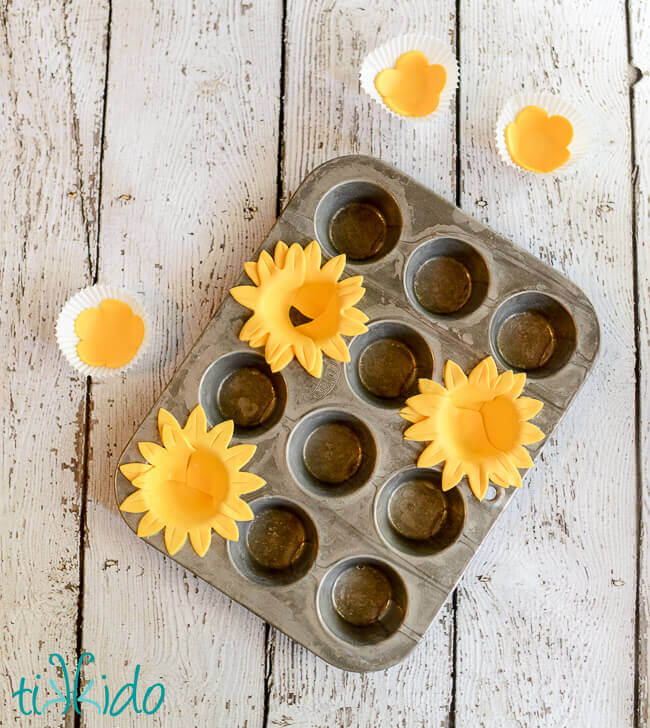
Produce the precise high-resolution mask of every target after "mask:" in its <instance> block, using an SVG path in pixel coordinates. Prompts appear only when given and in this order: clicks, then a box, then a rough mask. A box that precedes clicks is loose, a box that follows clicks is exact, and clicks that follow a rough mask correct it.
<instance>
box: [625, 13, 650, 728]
mask: <svg viewBox="0 0 650 728" xmlns="http://www.w3.org/2000/svg"><path fill="white" fill-rule="evenodd" d="M629 23H630V50H631V62H632V65H633V66H634V67H636V68H637V69H638V70H639V71H640V72H641V77H640V79H639V80H638V83H636V85H635V86H634V87H633V94H632V118H633V122H634V142H635V143H634V148H635V159H634V163H635V165H636V168H635V174H636V185H635V189H634V191H635V203H636V204H635V207H636V282H637V296H638V299H637V307H638V308H637V311H638V316H637V320H638V332H637V346H638V351H637V356H638V358H639V377H640V378H639V394H640V397H639V411H638V413H637V416H638V418H639V424H640V433H639V434H640V438H639V443H638V447H639V454H640V458H639V461H640V462H639V465H640V472H639V476H640V482H639V494H640V495H639V502H640V507H641V508H640V514H639V517H640V521H639V522H640V533H639V573H638V577H637V578H638V600H639V604H638V625H637V635H638V644H637V650H638V660H637V670H638V676H637V683H638V684H637V725H638V726H639V728H641V727H642V726H647V725H650V247H649V245H650V5H648V3H644V2H642V1H641V0H631V2H630V4H629ZM631 71H632V73H631V78H632V80H635V81H636V80H637V75H636V71H635V70H634V69H631Z"/></svg>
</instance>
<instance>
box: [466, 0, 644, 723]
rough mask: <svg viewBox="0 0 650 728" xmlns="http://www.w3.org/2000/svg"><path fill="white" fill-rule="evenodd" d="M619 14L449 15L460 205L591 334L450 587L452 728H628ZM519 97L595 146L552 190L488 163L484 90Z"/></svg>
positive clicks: (625, 148)
mask: <svg viewBox="0 0 650 728" xmlns="http://www.w3.org/2000/svg"><path fill="white" fill-rule="evenodd" d="M624 10H625V8H624V4H623V3H622V2H619V3H611V2H590V1H589V0H585V1H584V2H579V1H577V0H576V2H573V3H571V7H570V8H569V7H568V6H567V5H565V4H553V3H535V4H532V3H531V4H524V3H492V4H491V6H490V7H486V6H485V4H483V3H481V4H478V3H472V2H469V1H465V2H462V3H461V7H460V18H461V30H460V33H461V68H463V69H464V73H463V75H462V80H461V101H460V106H461V170H462V180H461V186H462V190H463V194H462V198H461V205H462V207H464V208H465V209H466V210H468V211H469V212H472V213H474V214H476V215H478V216H479V218H480V219H481V220H483V221H485V222H487V223H488V224H490V225H491V226H493V227H495V228H496V229H497V230H498V231H499V232H501V233H503V234H504V235H506V236H507V237H509V238H510V239H512V240H514V241H516V242H518V243H519V244H520V245H522V246H524V247H526V248H528V249H529V250H530V251H531V252H533V253H535V254H537V255H539V256H540V257H541V258H542V259H543V260H544V261H546V262H548V263H550V264H551V265H553V266H555V267H557V268H558V269H560V270H562V271H563V272H564V273H566V274H567V275H568V276H569V277H570V278H571V279H573V280H574V281H575V282H576V283H577V284H578V285H580V286H581V287H582V288H583V289H584V291H585V292H586V294H587V295H588V297H589V298H590V299H591V301H592V302H593V304H594V306H595V308H596V311H597V313H598V316H599V319H600V324H601V350H600V357H599V360H598V362H597V364H596V366H595V368H594V370H593V373H592V375H591V377H590V379H589V380H588V381H587V383H586V385H585V388H584V390H583V392H582V393H581V394H580V396H579V398H578V399H577V401H576V402H575V403H574V405H573V406H572V408H571V409H570V410H569V412H568V413H567V416H566V418H565V420H564V421H563V422H562V423H561V425H560V426H559V427H558V429H557V431H556V433H555V434H554V435H553V437H552V438H551V441H550V442H549V443H548V444H547V446H546V449H545V451H544V454H543V457H542V460H541V462H539V463H538V464H537V465H536V467H535V469H534V471H533V473H531V476H530V477H529V478H528V479H527V484H526V487H525V488H524V489H523V490H522V492H521V493H520V494H519V495H518V497H517V498H516V499H515V500H514V502H513V504H512V509H511V510H509V512H507V513H506V514H504V517H503V519H502V521H501V522H500V523H499V528H498V529H495V531H493V533H492V534H491V537H490V538H489V539H488V541H487V543H486V544H484V548H483V549H482V550H481V552H480V554H479V555H478V557H477V558H476V559H475V560H474V562H473V564H472V566H471V567H470V569H469V570H468V572H467V574H466V576H465V578H464V579H463V582H462V584H461V586H460V589H459V592H458V615H457V622H458V635H459V640H458V663H457V675H458V678H457V695H458V696H463V699H457V702H456V711H457V718H456V720H457V724H458V725H461V726H463V725H479V726H483V725H485V726H497V725H498V726H500V727H501V728H515V727H517V728H519V727H520V726H538V725H539V726H542V725H543V726H545V728H551V727H553V728H564V726H567V725H571V726H603V727H604V726H628V725H633V720H634V716H633V712H634V691H633V690H632V685H633V682H634V653H635V645H634V622H635V597H636V583H635V577H636V574H635V570H636V548H635V544H636V537H635V532H636V526H637V513H636V492H635V490H636V489H635V480H636V465H635V462H636V447H635V384H634V364H635V358H634V312H633V277H632V270H633V250H632V215H631V184H630V171H631V162H630V138H629V95H628V92H629V89H628V84H627V49H626V26H625V13H624ZM597 28H598V29H599V31H598V32H597V31H596V29H597ZM463 38H474V39H475V43H474V44H472V43H471V42H470V43H468V44H466V45H463ZM530 87H532V88H546V89H549V90H551V91H553V92H560V93H562V94H565V95H566V96H567V97H568V98H570V99H573V100H574V101H575V103H578V104H580V105H581V106H582V107H583V108H584V109H585V111H586V113H587V114H588V116H589V117H590V120H591V121H592V123H593V126H594V128H595V133H597V134H598V138H599V139H601V140H602V143H601V147H600V149H594V151H593V153H592V162H591V164H592V165H593V166H592V167H591V168H590V171H589V172H583V173H582V174H576V175H574V176H571V177H567V178H565V179H561V180H558V181H553V180H547V179H542V178H538V177H530V176H527V175H524V174H523V173H519V172H518V171H517V170H514V169H511V168H509V167H507V166H505V165H503V164H502V163H501V162H500V161H499V159H498V157H497V156H496V154H495V151H494V140H493V136H494V134H493V129H492V128H491V127H492V123H493V120H494V119H495V117H496V115H497V113H498V110H499V102H500V101H499V100H500V97H501V95H502V93H503V91H502V89H512V90H518V89H520V88H530ZM479 200H483V201H485V203H481V205H482V206H479V205H478V204H477V202H478V201H479Z"/></svg>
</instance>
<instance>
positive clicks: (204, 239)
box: [83, 0, 281, 728]
mask: <svg viewBox="0 0 650 728" xmlns="http://www.w3.org/2000/svg"><path fill="white" fill-rule="evenodd" d="M280 51H281V5H280V2H279V1H278V2H273V3H268V2H265V3H261V2H260V3H247V4H243V3H240V2H227V3H197V4H194V5H192V4H189V3H187V2H183V0H178V1H177V2H173V3H164V4H156V5H150V4H137V5H133V4H132V3H127V2H114V3H113V11H112V27H111V48H110V64H109V84H108V100H107V103H108V111H107V118H106V151H105V156H104V165H103V183H102V216H101V231H100V253H99V281H100V282H101V283H112V284H117V285H123V286H125V287H126V288H129V289H130V290H132V291H134V292H136V293H141V294H143V297H144V302H145V305H146V307H147V309H148V311H149V313H150V316H151V320H152V322H153V331H152V334H153V335H152V342H151V346H150V350H149V352H148V354H147V355H146V357H145V359H144V363H143V364H142V366H139V367H138V369H137V370H135V371H132V372H129V373H128V375H126V376H125V378H123V379H117V380H116V381H108V382H105V383H102V384H95V383H93V387H92V405H93V414H92V428H91V448H92V457H91V460H90V464H89V494H88V520H87V524H88V526H87V535H88V546H87V549H86V571H85V586H86V589H85V599H84V615H83V616H84V621H83V645H84V647H85V648H87V649H90V650H92V651H93V652H95V654H96V655H97V657H98V667H99V666H101V669H102V670H103V671H104V672H105V673H106V674H108V675H109V676H110V677H111V679H112V680H113V681H114V682H115V683H118V684H121V682H123V681H125V680H127V679H129V677H130V676H132V675H133V669H134V666H135V663H140V664H141V666H142V673H141V675H142V680H143V684H150V683H152V682H155V681H158V680H161V681H162V682H163V683H164V685H165V687H166V692H167V695H166V699H165V704H164V708H163V709H162V710H161V711H160V712H158V713H156V714H155V715H154V716H152V717H151V718H150V719H148V721H149V722H147V725H163V726H165V727H167V726H170V725H178V726H181V725H182V726H194V725H197V726H207V725H220V726H248V727H249V728H255V727H257V726H261V725H262V719H263V706H264V683H263V678H264V624H263V623H262V622H261V621H260V620H259V619H257V618H256V617H254V616H253V615H252V614H251V613H250V612H248V611H247V610H245V609H244V608H242V607H239V606H238V605H236V604H233V603H231V602H230V601H229V600H228V599H227V598H225V597H224V596H223V595H222V594H220V593H219V592H218V591H217V590H215V589H213V588H212V587H209V586H207V585H205V584H204V583H203V582H201V581H200V580H199V579H197V578H195V577H193V576H192V575H191V574H189V573H188V572H186V571H184V570H183V569H182V568H180V567H179V566H177V565H176V564H175V563H174V562H172V561H171V560H170V559H167V558H164V557H162V556H161V555H160V554H159V553H158V552H156V551H154V550H153V549H151V548H149V547H148V546H147V545H146V544H145V543H143V542H140V541H138V540H137V539H136V538H135V536H134V535H133V534H132V533H131V532H130V531H129V529H128V528H127V526H126V525H125V524H124V523H123V522H122V520H121V517H120V516H119V514H118V511H117V508H116V505H115V501H114V495H113V472H114V468H115V465H116V462H117V459H118V457H119V454H120V452H121V450H122V448H123V446H124V445H125V444H126V442H127V441H128V439H129V438H130V437H131V435H132V433H133V431H134V429H135V428H136V426H137V425H138V423H139V422H140V420H141V419H142V417H143V416H144V414H145V413H146V412H147V411H148V409H149V408H150V407H151V403H152V402H154V401H155V399H156V398H157V397H158V395H159V394H160V391H161V388H162V387H163V385H164V384H165V382H166V381H168V379H169V377H170V376H171V375H172V373H173V371H174V369H175V367H176V366H177V365H178V364H179V363H180V361H181V360H182V358H183V357H184V355H185V354H186V353H187V352H188V350H189V349H190V347H191V346H192V343H193V342H194V340H195V339H196V338H197V337H198V335H199V333H200V332H201V331H202V329H203V328H204V327H205V325H206V324H207V322H208V320H209V319H210V317H211V316H212V314H213V313H214V311H215V309H216V308H217V307H218V305H219V304H220V302H221V300H222V298H223V296H224V294H225V292H226V290H227V289H228V287H229V285H231V284H232V283H233V281H234V280H235V279H236V278H237V277H238V276H239V275H240V271H241V268H242V263H243V261H245V260H246V259H247V258H248V256H249V255H250V253H251V252H252V251H253V250H254V249H255V247H256V246H257V245H258V244H259V241H260V240H261V239H262V237H263V235H264V233H265V232H266V230H267V229H268V228H269V227H270V225H271V224H272V222H273V220H274V216H275V202H276V180H277V146H278V114H279V83H278V77H279V76H278V69H279V67H280ZM186 548H189V547H186ZM116 636H119V639H117V640H116ZM93 674H94V672H93V670H92V669H90V670H87V671H86V677H90V676H91V675H93ZM125 715H126V714H125ZM133 720H134V724H135V723H137V722H138V717H137V716H136V717H134V718H133ZM86 724H87V725H89V726H92V725H104V721H103V719H102V718H100V717H95V716H94V715H92V714H89V716H88V718H87V723H86Z"/></svg>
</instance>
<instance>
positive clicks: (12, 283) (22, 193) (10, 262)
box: [0, 2, 106, 726]
mask: <svg viewBox="0 0 650 728" xmlns="http://www.w3.org/2000/svg"><path fill="white" fill-rule="evenodd" d="M84 6H85V3H84V2H71V3H68V4H67V6H66V7H65V8H64V7H63V6H62V4H61V3H59V2H43V3H39V4H38V5H37V4H36V3H31V2H14V3H12V4H3V5H2V7H0V99H1V100H0V128H2V130H3V131H2V135H1V137H0V187H1V190H2V191H1V192H0V199H1V200H2V215H1V217H0V250H1V252H0V292H1V293H0V296H1V298H0V300H1V301H2V304H1V314H0V318H1V320H2V326H0V346H1V347H2V350H3V351H4V352H5V360H4V362H3V364H2V375H0V401H1V402H2V404H3V406H2V411H1V414H0V427H1V428H2V429H1V431H2V434H3V436H2V438H0V462H1V463H2V481H1V482H2V486H1V488H2V492H1V495H0V554H1V555H2V558H1V560H0V563H1V566H0V575H1V576H0V581H1V583H2V586H1V588H0V623H1V624H2V630H1V631H0V656H1V659H0V662H1V665H2V666H1V668H0V673H1V675H2V678H1V684H2V689H1V690H0V716H1V717H0V723H3V721H4V718H5V717H7V716H12V718H13V717H14V716H15V717H16V719H18V718H17V716H18V715H19V712H18V703H17V702H16V701H13V700H12V699H11V693H12V692H13V691H14V690H16V689H18V687H19V685H20V679H21V677H25V679H26V681H27V685H28V686H33V685H34V683H35V682H36V679H35V674H36V673H43V674H44V675H43V682H44V683H45V680H46V677H52V673H51V672H49V671H48V663H47V658H48V655H49V654H50V653H52V652H58V653H59V654H61V655H62V656H63V657H64V658H65V659H66V661H68V662H69V663H74V654H75V650H76V639H77V637H76V623H77V604H78V596H79V525H80V510H81V493H82V482H83V450H84V411H85V392H86V381H85V379H84V378H83V377H79V376H77V375H76V374H75V373H74V372H73V371H72V369H71V368H70V367H69V366H68V364H67V363H66V362H65V361H64V360H63V359H62V357H61V356H60V354H59V352H58V349H57V345H56V341H55V335H54V328H55V324H56V318H57V315H58V313H59V310H60V309H61V307H62V306H63V304H64V302H65V300H66V298H67V297H68V296H69V295H71V294H72V293H74V292H75V291H76V290H77V289H79V288H81V287H83V286H85V285H87V283H88V281H89V278H90V270H89V264H88V221H89V219H92V217H93V210H95V209H96V207H97V200H96V188H95V187H94V186H93V184H92V177H93V174H94V173H95V171H96V169H97V163H98V145H97V138H98V129H99V128H100V126H101V106H102V97H103V77H102V67H101V64H98V63H96V62H95V61H96V58H95V54H94V51H93V49H95V48H101V47H102V44H103V40H104V36H105V32H106V27H105V18H102V13H101V5H98V6H97V12H96V14H94V15H93V16H92V17H90V16H89V15H88V14H87V13H86V11H85V8H84ZM82 56H83V57H84V58H85V62H84V63H83V64H82V63H77V62H76V60H77V59H80V58H81V57H82ZM82 192H83V194H82ZM49 670H51V668H49ZM41 697H42V695H41ZM50 697H51V696H50ZM39 702H40V701H39ZM40 706H41V707H42V702H40ZM26 708H27V709H28V710H30V711H31V706H30V703H29V698H28V700H27V703H26ZM69 719H70V720H71V719H72V718H71V716H69ZM23 720H27V721H29V722H30V725H33V726H42V725H47V726H58V725H63V724H64V719H63V718H62V717H61V716H59V715H56V714H53V713H50V714H49V715H48V716H42V717H35V716H33V715H32V716H31V717H30V718H23ZM65 724H66V725H68V722H67V720H66V721H65Z"/></svg>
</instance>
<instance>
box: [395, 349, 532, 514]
mask: <svg viewBox="0 0 650 728" xmlns="http://www.w3.org/2000/svg"><path fill="white" fill-rule="evenodd" d="M444 381H445V386H444V387H443V386H442V385H440V384H437V383H436V382H432V381H431V380H429V379H420V380H419V389H420V394H417V395H415V396H414V397H410V398H409V399H408V400H407V401H406V407H405V408H404V409H403V410H402V411H401V412H400V415H401V416H402V417H403V418H404V419H405V420H407V421H408V422H410V423H412V424H411V426H410V427H409V428H408V429H407V430H406V432H405V433H404V438H405V439H406V440H417V441H428V442H429V444H428V445H427V446H426V447H425V449H424V450H423V451H422V453H421V454H420V457H419V458H418V466H420V467H433V466H434V465H437V464H438V463H440V462H442V461H443V460H444V461H445V467H444V469H443V472H442V489H443V490H449V489H450V488H453V487H454V486H455V485H457V484H458V482H459V481H460V479H461V478H462V477H463V476H464V475H466V476H467V478H468V480H469V484H470V487H471V489H472V492H473V493H474V495H475V496H476V497H477V498H478V499H479V500H483V496H484V495H485V493H486V491H487V487H488V481H490V480H491V481H492V482H493V483H494V484H495V485H500V486H502V487H505V488H507V487H508V486H510V485H512V486H515V487H517V488H519V487H521V474H520V473H519V468H530V467H531V466H532V464H533V461H532V459H531V457H530V455H529V454H528V451H527V450H526V449H525V448H524V447H523V446H524V445H530V444H532V443H534V442H538V441H539V440H541V439H543V437H544V433H543V432H542V431H541V430H540V429H539V428H538V427H536V426H535V425H533V424H531V423H530V422H528V420H529V419H531V418H532V417H534V416H535V415H536V414H537V413H538V412H539V411H540V410H541V409H542V406H543V405H542V402H539V401H538V400H536V399H531V398H530V397H522V396H520V395H521V392H522V390H523V388H524V384H525V382H526V375H525V374H513V372H512V371H510V370H508V371H505V372H503V374H498V372H497V368H496V364H495V363H494V360H493V359H492V357H491V356H489V357H487V358H486V359H484V360H483V361H482V362H481V363H480V364H478V365H477V366H476V367H475V368H474V369H473V370H472V371H471V373H470V375H469V377H467V376H465V373H464V372H463V370H462V369H461V368H460V367H459V366H458V364H455V363H454V362H453V361H448V362H447V363H446V365H445V369H444Z"/></svg>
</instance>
